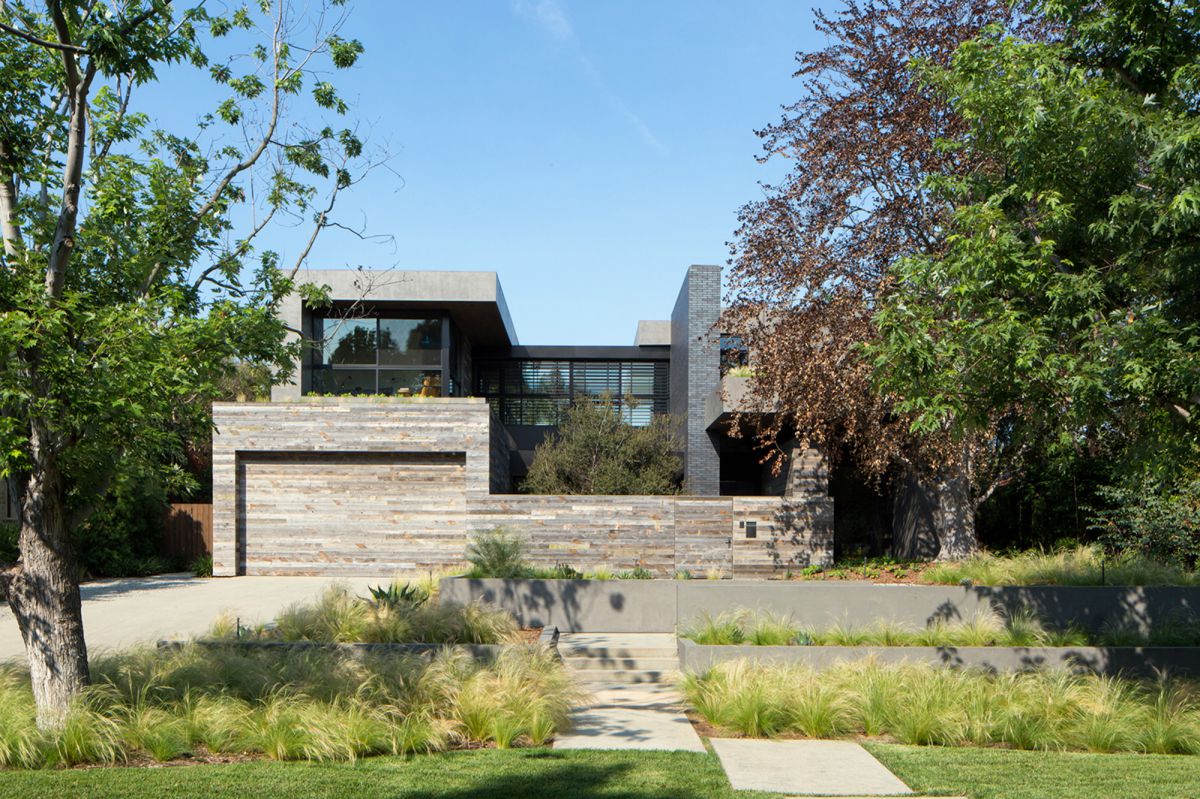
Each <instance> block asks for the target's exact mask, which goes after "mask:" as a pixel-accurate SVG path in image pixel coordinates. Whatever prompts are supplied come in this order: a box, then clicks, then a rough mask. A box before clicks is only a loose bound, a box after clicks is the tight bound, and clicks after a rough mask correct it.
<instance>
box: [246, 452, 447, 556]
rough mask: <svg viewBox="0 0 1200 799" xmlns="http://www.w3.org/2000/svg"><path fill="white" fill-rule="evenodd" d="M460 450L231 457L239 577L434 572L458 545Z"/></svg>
mask: <svg viewBox="0 0 1200 799" xmlns="http://www.w3.org/2000/svg"><path fill="white" fill-rule="evenodd" d="M465 476H466V471H465V457H464V455H463V453H436V454H431V453H410V452H294V451H293V452H280V453H244V454H239V456H238V463H237V492H238V502H237V549H238V551H237V564H238V573H239V574H322V575H324V574H329V575H337V574H346V575H350V574H358V575H361V574H379V575H389V574H391V573H393V572H396V571H412V570H428V569H437V568H441V567H443V566H444V565H446V564H447V563H455V562H458V561H460V560H461V559H462V553H463V549H464V547H465V545H466V537H467V536H466V500H465V496H464V490H465Z"/></svg>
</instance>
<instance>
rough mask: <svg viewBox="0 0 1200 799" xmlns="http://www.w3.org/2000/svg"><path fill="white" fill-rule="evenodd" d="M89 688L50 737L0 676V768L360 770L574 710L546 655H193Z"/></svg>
mask: <svg viewBox="0 0 1200 799" xmlns="http://www.w3.org/2000/svg"><path fill="white" fill-rule="evenodd" d="M92 678H93V685H92V686H91V687H90V688H88V689H87V690H86V691H85V692H84V694H83V695H82V696H81V697H80V699H79V700H78V701H77V702H76V704H75V707H74V708H73V709H72V710H71V712H70V714H69V716H68V717H67V720H66V724H65V725H64V726H63V727H62V728H61V729H59V730H56V731H54V732H43V731H40V730H38V729H37V726H36V724H35V723H34V704H33V696H32V693H31V691H30V688H29V675H28V673H27V672H26V671H24V670H23V669H20V668H17V667H15V666H5V667H0V767H4V768H39V767H48V766H72V765H78V764H116V763H123V762H127V761H131V760H132V761H135V762H137V761H145V760H147V759H149V760H155V761H168V760H173V759H176V758H179V757H184V756H188V755H194V754H202V753H203V754H224V755H249V756H259V757H266V758H270V759H274V760H318V761H324V760H340V761H347V760H355V759H357V758H359V757H364V756H368V755H375V754H411V753H416V752H434V751H440V750H445V749H450V748H455V747H476V746H484V745H492V746H498V747H508V746H518V745H540V744H544V743H545V742H546V741H547V740H549V739H550V738H551V737H553V735H554V734H555V732H556V731H557V730H558V729H559V728H560V727H561V726H562V725H563V723H564V721H565V719H566V717H567V713H568V711H569V710H570V708H571V707H572V705H573V704H574V703H575V702H576V701H578V700H579V699H580V695H579V689H578V688H577V687H576V686H575V685H574V683H573V682H572V680H571V679H570V677H569V676H568V675H567V673H566V671H565V670H564V669H563V667H562V665H561V663H560V662H559V661H558V660H557V659H556V658H555V657H554V655H553V654H552V653H551V652H550V651H549V650H547V649H545V648H543V647H537V646H516V647H511V648H507V649H505V650H503V652H501V654H500V655H499V656H498V657H497V658H496V660H495V661H493V662H491V663H488V664H481V663H479V662H476V661H475V660H474V659H472V658H471V657H470V656H469V655H467V654H465V653H463V652H461V651H456V650H454V649H451V648H446V649H443V650H441V651H439V652H438V653H437V654H436V655H434V656H433V657H432V659H428V658H425V659H422V658H419V657H397V656H394V655H370V654H367V655H365V656H361V655H360V656H352V655H349V654H345V653H339V652H336V651H328V650H316V649H313V650H303V651H279V650H274V649H272V650H269V651H263V650H249V649H246V648H237V647H228V648H226V647H206V646H197V645H187V646H184V647H182V648H179V649H172V650H155V649H138V650H131V651H127V652H122V653H119V654H112V655H106V656H102V657H99V658H97V659H94V660H93V662H92Z"/></svg>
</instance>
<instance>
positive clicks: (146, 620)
mask: <svg viewBox="0 0 1200 799" xmlns="http://www.w3.org/2000/svg"><path fill="white" fill-rule="evenodd" d="M390 579H391V578H389V577H364V578H353V579H332V578H329V577H215V578H208V579H197V578H195V577H192V576H191V575H190V574H166V575H160V576H157V577H145V578H130V579H121V580H97V581H95V582H90V583H86V584H84V585H83V586H82V594H83V631H84V636H85V637H86V639H87V644H88V651H89V652H90V653H92V654H95V653H99V652H103V651H106V650H114V649H122V648H125V647H128V646H133V645H136V644H144V643H153V642H155V641H157V640H159V639H161V638H173V637H185V638H186V637H190V636H196V635H203V634H204V633H205V632H207V631H208V629H209V628H210V627H212V624H213V622H214V621H216V619H217V617H218V616H219V615H221V614H222V613H224V612H229V613H232V614H233V615H234V616H240V617H241V619H242V623H243V624H245V625H252V624H255V623H258V622H265V621H270V620H271V619H273V618H274V617H275V616H276V615H277V614H278V613H279V611H281V610H283V609H284V608H285V607H287V606H288V605H290V604H292V603H294V602H303V601H309V600H312V599H315V598H316V597H317V596H319V595H320V594H321V593H322V592H323V591H325V589H326V588H328V587H329V586H330V585H332V584H334V583H340V584H342V585H345V586H347V587H348V588H349V589H350V590H351V591H354V592H356V593H360V594H366V593H367V587H368V586H371V585H380V584H384V583H387V582H389V581H390ZM9 659H17V660H20V661H23V660H24V659H25V646H24V644H23V643H22V641H21V633H20V631H19V630H18V629H17V621H16V619H14V618H13V615H12V611H10V610H9V608H8V606H7V604H5V605H3V607H0V661H3V660H9Z"/></svg>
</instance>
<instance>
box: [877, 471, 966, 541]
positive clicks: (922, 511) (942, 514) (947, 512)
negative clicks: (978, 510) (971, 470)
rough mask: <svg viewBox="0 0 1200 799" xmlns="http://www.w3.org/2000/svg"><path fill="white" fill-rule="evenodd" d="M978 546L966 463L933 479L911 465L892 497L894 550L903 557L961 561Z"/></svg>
mask: <svg viewBox="0 0 1200 799" xmlns="http://www.w3.org/2000/svg"><path fill="white" fill-rule="evenodd" d="M978 550H979V543H978V541H977V539H976V538H975V503H974V502H973V501H972V497H971V480H970V475H969V474H968V473H967V469H966V468H964V467H958V468H954V467H951V468H949V469H947V470H945V471H944V472H942V473H940V474H938V475H937V476H936V477H933V478H922V477H921V476H920V475H919V474H918V473H917V471H916V470H915V469H911V468H910V469H906V470H905V472H904V474H903V475H902V476H901V478H900V480H899V481H898V483H897V488H896V494H895V496H894V498H893V501H892V552H893V555H894V557H896V558H899V559H902V560H962V559H963V558H967V557H970V556H971V555H973V554H975V553H976V552H977V551H978Z"/></svg>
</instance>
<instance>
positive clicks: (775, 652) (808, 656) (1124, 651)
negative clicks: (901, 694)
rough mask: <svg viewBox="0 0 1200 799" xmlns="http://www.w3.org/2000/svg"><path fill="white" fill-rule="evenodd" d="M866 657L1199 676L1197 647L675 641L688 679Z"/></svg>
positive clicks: (996, 668)
mask: <svg viewBox="0 0 1200 799" xmlns="http://www.w3.org/2000/svg"><path fill="white" fill-rule="evenodd" d="M866 657H873V658H875V659H876V660H878V661H879V662H881V663H927V664H930V665H934V666H947V667H951V668H972V667H974V668H983V669H987V670H989V671H997V672H1007V671H1032V670H1035V669H1039V668H1045V667H1051V668H1068V669H1071V670H1072V671H1076V672H1089V673H1093V674H1109V675H1115V674H1125V675H1129V676H1140V677H1153V676H1155V675H1156V674H1157V673H1159V672H1167V673H1169V674H1175V675H1190V676H1197V675H1200V647H1169V646H1155V647H1130V646H1122V647H1091V646H1079V647H1007V646H964V647H953V646H705V645H701V644H697V643H696V642H695V641H690V640H688V639H686V638H680V639H679V668H680V669H681V670H683V671H688V672H693V673H703V672H705V671H707V670H709V669H710V668H712V667H713V666H715V665H717V664H718V663H724V662H726V661H730V660H741V659H749V660H753V661H756V662H759V663H784V664H787V663H792V664H797V665H803V666H808V667H809V668H813V669H817V670H822V669H826V668H829V667H831V666H833V665H834V664H836V663H839V662H841V661H851V660H861V659H863V658H866Z"/></svg>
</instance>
